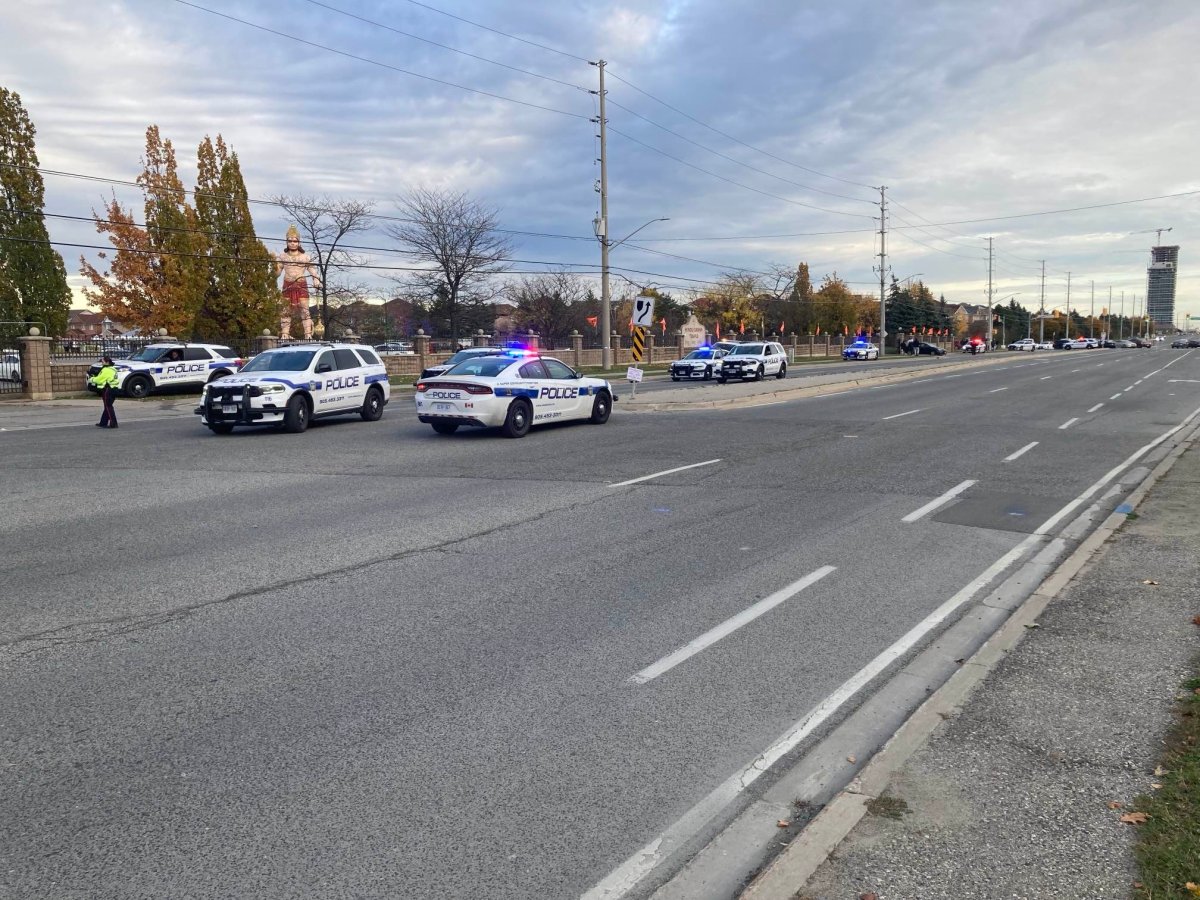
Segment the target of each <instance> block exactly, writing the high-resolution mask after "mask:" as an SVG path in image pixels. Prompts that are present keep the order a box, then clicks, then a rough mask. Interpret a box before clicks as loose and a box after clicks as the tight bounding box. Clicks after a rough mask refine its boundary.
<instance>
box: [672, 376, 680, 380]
mask: <svg viewBox="0 0 1200 900" xmlns="http://www.w3.org/2000/svg"><path fill="white" fill-rule="evenodd" d="M671 380H672V381H678V380H679V376H678V375H672V376H671Z"/></svg>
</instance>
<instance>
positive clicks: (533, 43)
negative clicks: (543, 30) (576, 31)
mask: <svg viewBox="0 0 1200 900" xmlns="http://www.w3.org/2000/svg"><path fill="white" fill-rule="evenodd" d="M406 2H408V3H411V4H412V5H413V6H419V7H421V8H422V9H427V10H429V11H430V12H435V13H437V14H438V15H440V16H445V17H446V18H448V19H454V20H455V21H458V22H462V23H464V24H466V25H472V26H474V27H475V28H482V29H483V30H484V31H490V32H491V33H492V34H498V35H500V36H501V37H506V38H509V39H510V40H514V41H520V42H521V43H522V44H528V45H529V46H530V47H537V48H538V49H539V50H546V51H549V52H550V53H557V54H558V55H559V56H565V57H567V58H569V59H575V60H578V61H579V62H583V63H585V62H590V60H588V59H586V58H584V57H582V56H576V55H575V54H574V53H568V52H567V51H566V50H559V49H558V48H556V47H548V46H547V45H545V44H539V43H538V42H537V41H531V40H529V39H527V38H523V37H517V36H516V35H515V34H509V33H508V32H507V31H501V30H500V29H499V28H492V27H491V26H490V25H481V24H480V23H479V22H472V21H471V20H470V19H464V18H463V17H462V16H456V15H454V13H448V12H446V11H445V10H444V9H438V8H437V7H436V6H430V5H429V4H427V3H419V2H418V0H406Z"/></svg>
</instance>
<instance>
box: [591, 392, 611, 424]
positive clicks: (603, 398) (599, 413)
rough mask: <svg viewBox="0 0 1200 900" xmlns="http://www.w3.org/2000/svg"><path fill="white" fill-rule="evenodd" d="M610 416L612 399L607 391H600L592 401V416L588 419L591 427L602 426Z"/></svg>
mask: <svg viewBox="0 0 1200 900" xmlns="http://www.w3.org/2000/svg"><path fill="white" fill-rule="evenodd" d="M610 415H612V397H611V396H609V393H608V391H601V392H600V393H598V394H597V395H596V399H595V400H593V401H592V415H591V417H590V418H589V419H588V421H589V422H591V423H592V424H593V425H603V424H604V423H605V422H607V421H608V417H609V416H610Z"/></svg>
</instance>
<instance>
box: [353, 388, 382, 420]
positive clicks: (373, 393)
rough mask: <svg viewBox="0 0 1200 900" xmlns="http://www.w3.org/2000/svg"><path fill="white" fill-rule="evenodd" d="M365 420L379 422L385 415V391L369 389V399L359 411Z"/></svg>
mask: <svg viewBox="0 0 1200 900" xmlns="http://www.w3.org/2000/svg"><path fill="white" fill-rule="evenodd" d="M358 414H359V415H360V416H362V420H363V421H364V422H378V421H379V419H380V417H381V416H382V415H383V391H381V390H379V388H371V389H370V390H369V391H367V399H365V400H364V401H363V405H362V409H360V410H359V411H358Z"/></svg>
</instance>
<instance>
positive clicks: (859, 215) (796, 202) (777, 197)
mask: <svg viewBox="0 0 1200 900" xmlns="http://www.w3.org/2000/svg"><path fill="white" fill-rule="evenodd" d="M177 2H182V0H177ZM608 130H609V131H611V132H612V133H613V134H619V135H620V136H621V137H623V138H625V140H627V141H632V142H633V143H635V144H637V145H639V146H641V147H645V148H646V149H647V150H653V151H654V152H655V153H658V154H660V155H662V156H665V157H666V158H667V159H670V160H674V161H675V162H677V163H679V164H680V165H684V166H687V167H688V168H689V169H695V170H696V171H697V172H703V173H704V174H705V175H708V176H710V177H712V178H716V179H718V180H720V181H724V182H726V183H728V184H732V185H733V186H734V187H740V188H742V189H743V190H747V191H752V192H753V193H755V194H761V195H762V196H764V197H771V198H772V199H774V200H780V201H782V202H784V203H790V204H792V205H793V206H803V207H804V208H805V209H814V210H817V211H818V212H827V213H832V214H834V215H836V216H850V217H851V218H854V219H870V218H873V217H872V216H868V215H866V214H865V213H848V212H842V211H841V210H840V209H828V208H827V207H824V206H814V205H813V204H811V203H804V202H803V201H800V200H793V199H791V198H789V197H781V196H780V195H779V194H772V193H771V192H770V191H761V190H759V189H758V188H756V187H750V185H748V184H742V183H741V182H740V181H734V180H733V179H732V178H726V177H725V176H724V175H718V174H717V173H716V172H710V171H709V170H708V169H704V168H701V167H700V166H697V165H695V164H694V163H690V162H688V161H687V160H683V159H680V158H679V157H678V156H672V155H671V154H670V153H667V151H665V150H660V149H659V148H658V147H655V146H652V145H650V144H647V143H645V142H644V141H639V140H638V139H637V138H635V137H631V136H630V135H628V134H625V132H623V131H618V130H617V129H616V128H613V127H612V126H609V129H608Z"/></svg>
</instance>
